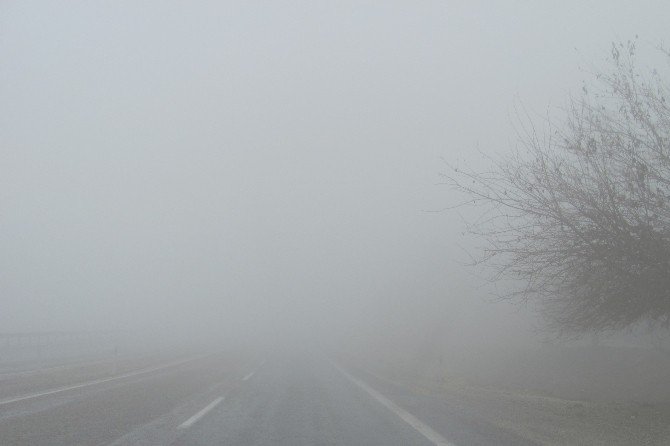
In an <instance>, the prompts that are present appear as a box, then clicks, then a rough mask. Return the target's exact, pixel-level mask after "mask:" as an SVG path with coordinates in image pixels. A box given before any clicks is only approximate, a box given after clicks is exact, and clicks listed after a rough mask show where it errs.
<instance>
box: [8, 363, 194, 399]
mask: <svg viewBox="0 0 670 446" xmlns="http://www.w3.org/2000/svg"><path fill="white" fill-rule="evenodd" d="M201 357H202V356H197V357H194V358H188V359H184V360H181V361H176V362H171V363H168V364H163V365H160V366H157V367H150V368H145V369H140V370H135V371H133V372H128V373H124V374H122V375H116V376H112V377H110V378H101V379H96V380H93V381H87V382H84V383H79V384H74V385H71V386H64V387H57V388H55V389H49V390H45V391H43V392H38V393H31V394H28V395H21V396H17V397H13V398H8V399H4V400H0V406H3V405H5V404H10V403H17V402H19V401H25V400H30V399H33V398H39V397H42V396H48V395H53V394H55V393H61V392H67V391H68V390H74V389H81V388H82V387H89V386H95V385H97V384H103V383H106V382H110V381H117V380H120V379H124V378H130V377H132V376H138V375H143V374H146V373H151V372H156V371H158V370H162V369H166V368H169V367H175V366H178V365H181V364H184V363H187V362H190V361H195V360H196V359H200V358H201Z"/></svg>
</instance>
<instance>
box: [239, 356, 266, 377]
mask: <svg viewBox="0 0 670 446" xmlns="http://www.w3.org/2000/svg"><path fill="white" fill-rule="evenodd" d="M263 365H265V361H263V362H261V363H260V364H259V365H258V367H256V368H255V369H253V370H252V371H251V372H249V373H247V374H246V375H245V376H244V378H242V381H248V380H250V379H251V377H252V376H254V375H255V374H256V372H257V371H259V370H260V368H261V367H263Z"/></svg>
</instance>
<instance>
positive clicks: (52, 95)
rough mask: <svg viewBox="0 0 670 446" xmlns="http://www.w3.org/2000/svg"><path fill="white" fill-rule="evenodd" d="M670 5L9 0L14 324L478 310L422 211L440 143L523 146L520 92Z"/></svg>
mask: <svg viewBox="0 0 670 446" xmlns="http://www.w3.org/2000/svg"><path fill="white" fill-rule="evenodd" d="M668 18H670V3H667V2H664V1H658V2H639V1H635V2H634V1H627V2H626V1H619V2H612V1H598V2H595V1H594V2H583V1H556V2H531V1H508V2H493V1H490V2H488V1H487V2H470V1H467V2H466V1H462V2H454V1H435V2H428V1H425V2H424V1H404V2H401V1H398V2H390V1H383V2H382V1H377V2H365V1H352V2H344V1H342V2H315V1H305V2H298V1H294V2H254V1H240V2H214V1H212V2H187V1H180V2H177V1H135V0H133V1H104V2H103V1H91V0H88V1H68V2H59V1H28V0H20V1H9V0H5V1H3V2H2V3H1V4H0V308H2V311H1V312H0V326H2V327H3V330H24V329H58V328H65V327H67V328H73V327H74V328H77V329H80V328H83V329H92V328H96V327H100V328H135V327H139V326H145V327H149V328H151V329H155V330H162V329H166V328H168V327H169V328H170V329H171V330H177V331H179V330H194V331H205V332H207V331H218V330H224V331H225V330H228V329H231V330H233V331H235V330H243V331H245V330H246V331H254V332H262V333H263V334H265V335H267V334H270V335H276V334H277V333H279V332H285V331H287V330H289V331H290V330H296V327H299V330H298V331H299V332H304V333H317V332H324V333H326V332H340V333H344V332H347V333H354V332H357V331H356V330H359V331H360V329H361V327H366V326H367V327H371V328H369V331H370V332H374V331H375V330H376V327H378V325H379V324H382V325H384V324H387V325H386V326H388V324H391V326H392V325H393V323H394V322H392V321H396V323H397V321H402V322H403V323H404V325H406V326H422V325H424V322H426V321H430V320H432V319H435V318H442V317H443V316H442V315H452V316H449V317H455V316H453V315H456V314H460V315H464V314H467V315H470V316H468V317H474V318H476V316H472V314H475V313H476V312H475V313H473V312H472V308H477V309H480V310H481V309H482V308H484V306H483V305H481V300H482V298H483V294H485V292H484V291H483V290H481V289H480V288H479V287H478V286H477V285H478V284H477V283H476V282H477V281H476V280H475V279H474V278H473V276H471V275H468V274H466V273H465V271H464V269H463V268H462V267H460V266H459V265H458V263H457V261H458V260H462V259H463V255H462V253H461V252H459V248H458V245H459V243H461V241H460V232H461V230H462V225H461V223H460V220H459V219H458V217H457V216H456V215H455V214H454V213H438V214H436V213H427V212H424V211H425V210H434V209H439V208H442V207H444V206H446V205H449V204H453V203H452V200H453V197H452V196H451V194H450V193H449V191H448V190H446V189H445V188H444V187H439V186H436V185H435V184H436V183H437V182H438V181H439V178H438V173H439V172H440V171H442V170H444V166H443V164H442V161H441V157H444V158H446V159H449V160H455V159H470V158H472V157H475V156H476V155H475V154H474V153H473V152H474V151H475V149H476V148H477V147H480V148H481V149H482V150H484V151H486V152H491V153H495V152H504V151H506V150H509V149H510V147H511V145H512V143H513V131H512V127H511V125H510V118H509V115H510V111H511V110H512V107H513V105H514V101H515V97H519V98H520V99H521V100H522V101H523V102H524V103H525V104H526V105H527V106H528V107H529V108H531V109H533V110H538V111H540V112H541V111H543V110H545V109H546V107H547V106H548V105H561V104H562V103H563V102H564V101H565V98H566V95H567V94H568V93H569V92H570V91H577V90H578V89H579V87H580V86H581V81H582V80H583V79H585V78H587V76H586V75H585V74H584V73H583V72H580V70H579V66H580V65H582V66H583V65H584V64H585V63H590V62H591V61H594V62H596V63H598V62H600V61H602V60H603V58H604V57H606V55H607V54H608V51H609V47H610V42H611V41H613V40H618V39H623V40H626V39H629V38H633V37H634V36H635V35H636V34H638V35H639V36H640V41H641V42H644V43H648V42H651V43H658V42H661V41H663V40H665V41H666V42H667V40H668V39H667V38H668V35H667V34H668ZM472 302H474V303H472ZM468 308H469V309H470V310H468ZM482 311H483V313H476V314H481V317H482V318H485V317H489V318H495V314H497V313H495V312H497V311H500V310H482ZM486 311H489V313H488V316H486ZM509 320H510V321H513V319H509ZM380 321H385V322H383V323H382V322H380ZM389 321H391V322H389ZM510 323H511V322H510ZM222 327H225V328H222Z"/></svg>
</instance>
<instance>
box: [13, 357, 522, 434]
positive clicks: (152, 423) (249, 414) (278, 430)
mask: <svg viewBox="0 0 670 446" xmlns="http://www.w3.org/2000/svg"><path fill="white" fill-rule="evenodd" d="M113 372H114V373H110V371H109V369H105V367H101V368H100V367H99V368H95V367H93V368H92V369H90V370H88V371H87V372H86V373H83V372H82V370H81V369H80V368H77V367H75V368H73V369H72V370H70V371H68V370H67V369H64V370H61V369H58V370H56V371H46V372H44V373H41V374H40V373H37V374H35V373H33V374H28V375H25V376H14V377H11V379H9V378H7V379H3V378H2V377H1V376H0V445H3V446H4V445H7V446H10V445H30V446H40V445H49V446H61V445H63V446H64V445H68V446H74V445H87V446H89V445H107V444H112V445H114V446H127V445H151V446H160V445H174V446H179V445H193V446H198V445H201V446H205V445H207V446H210V445H241V446H247V445H249V446H250V445H291V446H299V445H371V446H374V445H384V446H393V445H426V446H430V445H441V446H449V445H455V446H462V445H503V446H504V445H515V446H523V445H530V444H531V443H528V442H527V441H526V440H524V439H522V438H519V437H516V436H515V435H514V434H511V433H510V432H508V431H505V430H502V429H500V428H498V427H495V426H492V425H489V424H486V423H485V422H483V421H482V420H480V419H479V418H478V417H477V414H476V413H467V412H464V411H463V410H462V409H458V408H456V407H452V405H450V403H449V401H445V400H444V399H443V398H442V397H439V396H436V395H430V394H425V393H421V392H416V391H412V390H408V389H407V388H403V387H400V386H397V385H394V384H392V383H388V382H384V381H382V380H379V379H377V378H375V377H374V376H370V375H368V374H366V373H365V372H364V371H362V370H355V369H352V368H351V367H348V366H347V367H342V366H340V365H338V364H337V363H334V362H332V361H330V360H329V359H328V358H326V357H325V356H324V355H322V354H319V353H299V354H284V355H274V356H266V357H260V356H258V355H231V354H227V355H226V354H218V355H209V356H204V357H195V358H172V359H171V360H170V361H167V360H165V359H163V360H160V361H158V360H157V361H154V362H152V363H146V362H145V363H141V364H140V363H136V362H134V363H129V364H122V365H121V366H119V365H118V364H117V365H116V366H115V369H114V370H113ZM68 377H69V378H68ZM22 380H23V381H22ZM19 384H21V385H19ZM17 392H18V393H17Z"/></svg>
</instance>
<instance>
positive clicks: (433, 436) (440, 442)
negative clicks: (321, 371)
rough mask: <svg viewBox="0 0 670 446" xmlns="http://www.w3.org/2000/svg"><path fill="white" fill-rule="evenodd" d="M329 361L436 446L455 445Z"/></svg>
mask: <svg viewBox="0 0 670 446" xmlns="http://www.w3.org/2000/svg"><path fill="white" fill-rule="evenodd" d="M330 363H331V364H332V365H333V366H335V368H336V369H337V370H339V371H340V373H342V374H343V375H344V376H346V377H347V378H348V379H349V381H351V382H352V383H354V384H356V385H357V386H358V387H360V388H361V389H363V390H365V391H366V392H367V393H368V395H370V396H371V397H372V398H374V399H375V400H377V402H378V403H380V404H381V405H382V406H384V407H386V408H387V409H388V410H390V411H391V412H393V413H394V414H396V415H397V416H398V417H399V418H400V419H402V420H403V421H404V422H405V423H407V424H409V425H410V426H412V427H413V428H414V430H416V431H417V432H419V433H420V434H421V435H423V436H424V437H426V438H427V439H428V440H429V441H430V442H432V443H433V444H434V445H436V446H455V445H454V444H453V443H450V442H448V441H447V440H446V439H445V438H444V437H443V436H442V435H440V434H439V433H437V432H435V431H434V430H433V429H432V428H430V427H429V426H428V425H426V424H425V423H423V422H422V421H421V420H419V419H418V418H417V417H415V416H414V415H412V414H411V413H409V412H407V411H406V410H405V409H403V408H402V407H400V406H398V405H397V404H395V403H394V402H393V401H391V400H390V399H388V398H386V397H385V396H384V395H382V394H381V393H379V392H377V391H376V390H375V389H373V388H372V387H370V386H369V385H367V384H366V383H364V382H363V381H361V380H360V379H358V378H356V377H354V376H352V375H351V374H349V373H348V372H347V371H346V370H344V369H343V368H342V367H340V366H339V365H338V364H336V363H335V362H333V361H330Z"/></svg>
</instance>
